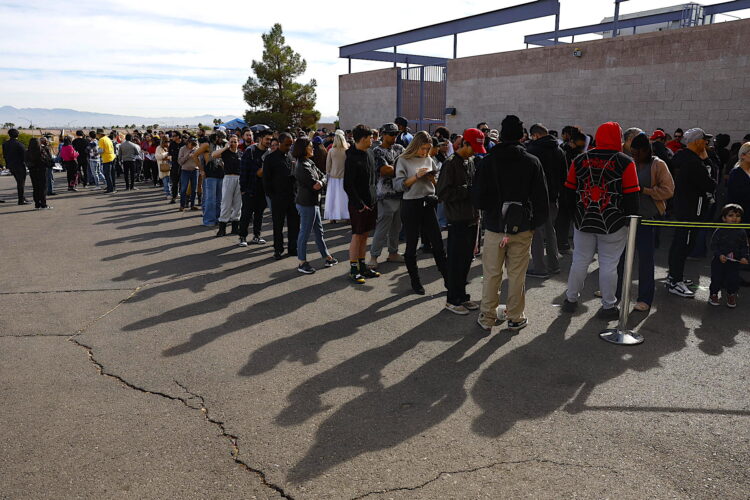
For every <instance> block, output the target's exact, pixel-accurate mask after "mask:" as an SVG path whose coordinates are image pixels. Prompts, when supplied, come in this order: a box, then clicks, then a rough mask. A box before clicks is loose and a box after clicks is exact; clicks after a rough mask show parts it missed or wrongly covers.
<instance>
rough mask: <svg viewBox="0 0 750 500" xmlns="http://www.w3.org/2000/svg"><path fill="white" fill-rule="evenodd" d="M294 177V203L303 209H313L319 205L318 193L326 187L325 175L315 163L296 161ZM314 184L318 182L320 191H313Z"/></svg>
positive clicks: (306, 160) (308, 160)
mask: <svg viewBox="0 0 750 500" xmlns="http://www.w3.org/2000/svg"><path fill="white" fill-rule="evenodd" d="M294 177H295V179H297V199H295V200H294V202H295V203H296V204H298V205H302V206H303V207H314V206H315V205H317V204H319V203H320V193H322V192H323V187H324V186H325V185H326V175H325V174H324V173H323V172H322V171H321V170H320V169H319V168H318V166H317V165H315V162H313V161H312V160H310V159H305V160H297V166H296V167H295V168H294ZM316 182H320V185H321V189H319V190H315V189H313V186H314V185H315V183H316Z"/></svg>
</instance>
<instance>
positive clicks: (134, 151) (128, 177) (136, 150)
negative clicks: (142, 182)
mask: <svg viewBox="0 0 750 500" xmlns="http://www.w3.org/2000/svg"><path fill="white" fill-rule="evenodd" d="M140 155H141V147H140V146H139V145H138V144H136V143H135V142H133V135H132V134H125V141H124V142H123V143H122V144H120V150H119V151H118V157H119V158H120V161H121V162H122V170H123V174H124V175H125V191H132V190H134V189H135V175H136V161H137V160H138V159H139V158H140Z"/></svg>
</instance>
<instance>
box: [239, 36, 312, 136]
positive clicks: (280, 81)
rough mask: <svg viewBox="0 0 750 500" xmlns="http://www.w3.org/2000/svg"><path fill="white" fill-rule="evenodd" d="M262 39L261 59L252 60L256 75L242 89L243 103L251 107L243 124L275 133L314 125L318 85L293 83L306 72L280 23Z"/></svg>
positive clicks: (304, 64)
mask: <svg viewBox="0 0 750 500" xmlns="http://www.w3.org/2000/svg"><path fill="white" fill-rule="evenodd" d="M261 38H262V39H263V47H264V48H263V59H262V60H261V61H255V60H253V64H252V68H253V72H254V73H255V76H250V77H249V78H248V79H247V82H246V83H245V85H243V86H242V93H243V95H244V98H245V102H247V104H248V105H249V106H250V108H251V109H250V110H248V111H247V112H246V113H245V121H246V122H247V123H251V124H252V123H265V124H266V125H269V126H270V127H272V128H275V129H277V130H284V129H286V128H287V127H310V126H312V125H314V124H315V123H317V121H318V120H319V119H320V113H319V112H318V111H315V109H314V108H315V100H316V95H315V87H316V86H317V82H316V81H315V79H312V80H310V81H309V82H308V83H305V84H303V83H298V82H296V81H295V79H296V78H297V77H299V76H300V75H302V74H303V73H304V72H305V71H306V70H307V62H305V60H304V59H302V57H300V55H299V54H298V53H296V52H295V51H294V50H292V48H291V47H289V46H288V45H286V40H285V38H284V35H283V33H282V31H281V25H280V24H278V23H276V24H274V25H273V28H271V31H270V32H268V33H264V34H263V35H261Z"/></svg>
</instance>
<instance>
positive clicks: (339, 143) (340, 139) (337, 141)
mask: <svg viewBox="0 0 750 500" xmlns="http://www.w3.org/2000/svg"><path fill="white" fill-rule="evenodd" d="M339 132H341V130H337V131H336V133H335V134H334V136H333V147H334V148H341V149H349V143H348V142H346V136H345V135H344V133H343V132H341V133H340V134H339Z"/></svg>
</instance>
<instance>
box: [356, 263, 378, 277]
mask: <svg viewBox="0 0 750 500" xmlns="http://www.w3.org/2000/svg"><path fill="white" fill-rule="evenodd" d="M359 274H361V275H362V276H364V277H365V278H379V277H380V273H379V272H377V271H375V270H374V269H370V268H368V267H367V266H365V270H364V271H362V270H361V269H360V271H359Z"/></svg>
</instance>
